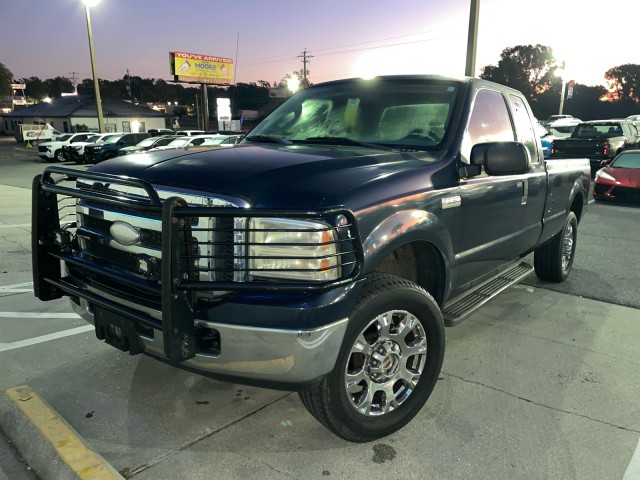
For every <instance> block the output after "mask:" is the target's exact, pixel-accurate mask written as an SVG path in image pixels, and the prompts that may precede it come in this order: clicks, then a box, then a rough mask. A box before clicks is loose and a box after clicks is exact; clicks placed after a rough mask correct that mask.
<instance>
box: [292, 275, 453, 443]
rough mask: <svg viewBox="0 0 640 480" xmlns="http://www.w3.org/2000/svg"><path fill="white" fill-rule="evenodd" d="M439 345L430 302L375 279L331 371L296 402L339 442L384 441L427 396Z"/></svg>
mask: <svg viewBox="0 0 640 480" xmlns="http://www.w3.org/2000/svg"><path fill="white" fill-rule="evenodd" d="M444 345H445V343H444V323H443V320H442V314H441V312H440V309H439V308H438V305H437V304H436V302H435V300H434V299H433V297H431V295H429V294H428V293H427V292H426V291H425V290H424V289H422V288H421V287H419V286H418V285H416V284H414V283H412V282H410V281H408V280H404V279H402V278H398V277H394V276H391V275H386V274H379V273H374V274H372V275H371V276H369V278H368V279H367V282H366V284H365V285H364V286H363V293H362V294H361V297H360V299H359V300H358V302H357V303H356V306H355V309H354V311H353V314H352V316H351V318H350V319H349V326H348V328H347V332H346V334H345V338H344V341H343V344H342V347H341V349H340V353H339V355H338V360H337V362H336V366H335V368H334V369H333V371H332V372H331V373H329V374H328V375H327V376H326V377H324V379H323V380H322V381H321V382H320V384H319V385H317V386H316V387H315V388H313V389H310V390H306V391H303V392H300V393H299V395H300V399H301V400H302V403H303V404H304V406H305V408H306V409H307V410H308V411H309V413H311V414H312V415H313V416H314V417H315V418H316V420H318V421H319V422H320V423H321V424H322V425H324V426H325V427H326V428H327V429H328V430H330V431H331V432H333V433H335V434H336V435H338V436H339V437H341V438H344V439H345V440H348V441H351V442H368V441H372V440H375V439H377V438H381V437H384V436H386V435H389V434H391V433H393V432H395V431H397V430H399V429H400V428H402V427H403V426H404V425H406V424H407V423H408V422H409V421H410V420H411V419H412V418H413V417H415V416H416V415H417V414H418V412H419V411H420V409H421V408H422V407H423V405H424V404H425V402H426V401H427V399H428V398H429V396H430V395H431V392H432V391H433V388H434V387H435V384H436V381H437V380H438V375H439V374H440V369H441V367H442V360H443V358H444Z"/></svg>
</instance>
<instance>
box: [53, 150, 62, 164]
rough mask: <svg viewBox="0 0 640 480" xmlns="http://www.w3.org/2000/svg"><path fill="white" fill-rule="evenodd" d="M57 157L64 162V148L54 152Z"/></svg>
mask: <svg viewBox="0 0 640 480" xmlns="http://www.w3.org/2000/svg"><path fill="white" fill-rule="evenodd" d="M53 156H54V157H56V160H57V161H58V162H64V154H63V153H62V149H59V150H56V153H54V154H53Z"/></svg>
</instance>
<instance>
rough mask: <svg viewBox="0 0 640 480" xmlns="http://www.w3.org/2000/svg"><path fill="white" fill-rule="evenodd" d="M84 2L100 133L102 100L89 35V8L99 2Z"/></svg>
mask: <svg viewBox="0 0 640 480" xmlns="http://www.w3.org/2000/svg"><path fill="white" fill-rule="evenodd" d="M82 1H83V2H84V6H85V11H86V15H87V34H88V36H89V55H90V56H91V73H92V74H93V86H94V89H95V95H96V109H97V110H98V130H99V131H100V133H103V132H104V131H105V128H104V118H103V117H102V99H101V98H100V82H99V80H98V72H97V71H96V60H95V54H94V53H93V36H92V34H91V15H90V14H89V8H90V7H94V6H96V5H97V4H98V3H99V2H100V0H82Z"/></svg>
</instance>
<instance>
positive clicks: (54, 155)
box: [38, 132, 95, 162]
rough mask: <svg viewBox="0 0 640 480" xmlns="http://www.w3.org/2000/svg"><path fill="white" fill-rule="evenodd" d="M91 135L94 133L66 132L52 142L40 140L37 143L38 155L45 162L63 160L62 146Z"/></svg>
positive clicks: (82, 140)
mask: <svg viewBox="0 0 640 480" xmlns="http://www.w3.org/2000/svg"><path fill="white" fill-rule="evenodd" d="M93 135H95V133H92V132H82V133H66V134H64V135H62V136H60V137H58V138H57V139H56V140H54V141H52V142H42V143H41V144H39V145H38V156H39V157H40V158H43V159H45V160H46V161H47V162H55V161H58V162H63V161H64V154H63V152H62V147H65V146H67V145H69V144H71V143H73V142H84V141H85V140H86V139H87V138H89V137H91V136H93Z"/></svg>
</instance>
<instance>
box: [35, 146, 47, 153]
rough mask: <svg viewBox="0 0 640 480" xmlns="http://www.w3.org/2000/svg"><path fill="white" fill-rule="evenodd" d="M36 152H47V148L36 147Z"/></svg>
mask: <svg viewBox="0 0 640 480" xmlns="http://www.w3.org/2000/svg"><path fill="white" fill-rule="evenodd" d="M38 151H39V152H48V151H49V148H47V147H46V146H44V147H43V146H42V145H38Z"/></svg>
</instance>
